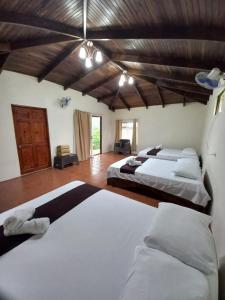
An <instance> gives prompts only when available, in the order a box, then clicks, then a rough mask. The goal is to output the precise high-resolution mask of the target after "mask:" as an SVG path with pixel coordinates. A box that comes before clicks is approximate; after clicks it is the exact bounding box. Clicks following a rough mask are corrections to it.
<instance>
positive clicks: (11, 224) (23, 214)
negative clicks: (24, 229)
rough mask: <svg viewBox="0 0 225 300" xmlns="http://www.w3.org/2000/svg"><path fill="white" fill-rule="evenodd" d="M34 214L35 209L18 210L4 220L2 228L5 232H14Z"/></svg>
mask: <svg viewBox="0 0 225 300" xmlns="http://www.w3.org/2000/svg"><path fill="white" fill-rule="evenodd" d="M34 213H35V208H33V207H28V208H24V209H18V210H15V211H14V212H13V214H12V215H11V216H9V217H8V218H6V219H5V221H4V222H3V227H4V229H6V230H9V231H10V230H14V229H18V228H20V227H21V226H22V225H23V223H24V222H25V221H27V220H28V219H30V218H31V217H32V216H33V215H34Z"/></svg>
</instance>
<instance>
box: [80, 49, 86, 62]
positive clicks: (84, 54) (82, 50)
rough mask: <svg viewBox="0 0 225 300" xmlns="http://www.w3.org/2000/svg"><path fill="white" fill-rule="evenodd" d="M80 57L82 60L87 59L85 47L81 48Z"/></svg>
mask: <svg viewBox="0 0 225 300" xmlns="http://www.w3.org/2000/svg"><path fill="white" fill-rule="evenodd" d="M79 57H80V58H81V59H85V58H86V57H87V51H86V49H85V48H84V47H81V48H80V52H79Z"/></svg>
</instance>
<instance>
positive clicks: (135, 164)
mask: <svg viewBox="0 0 225 300" xmlns="http://www.w3.org/2000/svg"><path fill="white" fill-rule="evenodd" d="M128 164H129V165H130V166H132V167H134V166H141V165H142V162H141V161H139V160H134V161H130V162H129V163H128Z"/></svg>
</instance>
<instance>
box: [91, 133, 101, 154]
mask: <svg viewBox="0 0 225 300" xmlns="http://www.w3.org/2000/svg"><path fill="white" fill-rule="evenodd" d="M92 146H93V150H98V149H100V129H99V128H94V129H93V131H92Z"/></svg>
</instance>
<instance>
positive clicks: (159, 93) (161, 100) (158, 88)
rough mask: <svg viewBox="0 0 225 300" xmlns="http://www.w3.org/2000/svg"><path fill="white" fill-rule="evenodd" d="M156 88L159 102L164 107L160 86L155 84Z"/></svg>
mask: <svg viewBox="0 0 225 300" xmlns="http://www.w3.org/2000/svg"><path fill="white" fill-rule="evenodd" d="M156 89H157V91H158V95H159V99H160V102H161V104H162V107H163V108H164V107H165V102H164V99H163V95H162V93H161V90H160V87H158V86H156Z"/></svg>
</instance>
